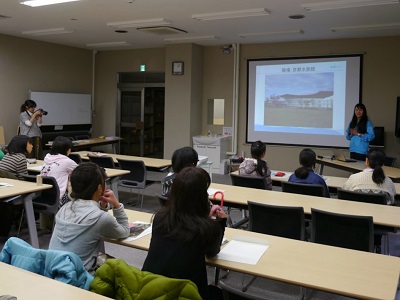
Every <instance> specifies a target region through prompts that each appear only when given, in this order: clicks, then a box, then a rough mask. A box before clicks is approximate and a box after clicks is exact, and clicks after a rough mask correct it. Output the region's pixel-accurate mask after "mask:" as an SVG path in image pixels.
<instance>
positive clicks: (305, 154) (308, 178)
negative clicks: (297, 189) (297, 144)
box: [288, 148, 330, 198]
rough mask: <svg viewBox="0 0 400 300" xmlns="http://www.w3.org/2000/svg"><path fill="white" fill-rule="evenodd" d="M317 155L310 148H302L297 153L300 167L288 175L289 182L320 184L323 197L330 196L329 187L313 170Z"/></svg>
mask: <svg viewBox="0 0 400 300" xmlns="http://www.w3.org/2000/svg"><path fill="white" fill-rule="evenodd" d="M316 160H317V155H316V154H315V152H314V151H313V150H311V149H308V148H306V149H303V150H301V152H300V154H299V163H300V165H301V167H299V168H297V169H296V170H295V171H294V173H293V174H292V175H290V177H289V180H288V181H289V182H294V183H304V184H320V185H322V186H323V187H324V188H325V197H327V198H330V195H329V188H328V186H327V185H326V182H325V180H324V178H322V177H321V176H320V175H318V174H316V173H315V172H314V169H315V162H316Z"/></svg>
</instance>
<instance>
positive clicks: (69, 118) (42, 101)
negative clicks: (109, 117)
mask: <svg viewBox="0 0 400 300" xmlns="http://www.w3.org/2000/svg"><path fill="white" fill-rule="evenodd" d="M29 97H30V99H32V100H33V101H35V102H36V104H37V107H36V108H42V109H43V110H45V111H47V112H48V114H47V116H43V122H42V125H78V124H92V110H91V106H92V101H91V95H90V94H73V93H51V92H34V91H30V92H29Z"/></svg>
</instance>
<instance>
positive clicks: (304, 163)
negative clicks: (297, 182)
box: [294, 148, 317, 179]
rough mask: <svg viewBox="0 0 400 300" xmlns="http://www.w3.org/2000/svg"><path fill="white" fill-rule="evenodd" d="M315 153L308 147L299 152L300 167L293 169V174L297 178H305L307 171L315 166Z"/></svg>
mask: <svg viewBox="0 0 400 300" xmlns="http://www.w3.org/2000/svg"><path fill="white" fill-rule="evenodd" d="M316 160H317V155H316V154H315V152H314V151H313V150H311V149H309V148H306V149H303V150H301V152H300V154H299V163H300V165H301V167H299V168H297V169H296V170H295V171H294V174H295V175H296V177H297V178H299V179H305V178H307V176H308V171H309V170H310V169H313V168H314V167H315V162H316Z"/></svg>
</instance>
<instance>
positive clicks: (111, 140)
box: [46, 136, 122, 153]
mask: <svg viewBox="0 0 400 300" xmlns="http://www.w3.org/2000/svg"><path fill="white" fill-rule="evenodd" d="M120 140H122V138H120V137H117V136H113V137H105V138H98V137H97V138H90V139H85V140H76V141H72V150H73V151H79V150H81V149H85V148H90V147H94V146H102V145H110V144H111V145H112V148H113V152H114V153H116V149H115V144H116V143H118V142H119V141H120ZM46 146H47V147H51V143H47V144H46Z"/></svg>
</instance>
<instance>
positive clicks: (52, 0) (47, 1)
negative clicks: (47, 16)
mask: <svg viewBox="0 0 400 300" xmlns="http://www.w3.org/2000/svg"><path fill="white" fill-rule="evenodd" d="M75 1H80V0H29V1H21V2H20V3H21V4H24V5H28V6H31V7H38V6H45V5H52V4H60V3H66V2H75Z"/></svg>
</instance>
